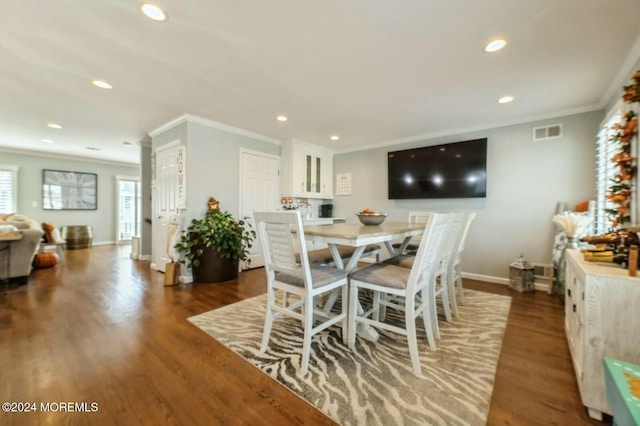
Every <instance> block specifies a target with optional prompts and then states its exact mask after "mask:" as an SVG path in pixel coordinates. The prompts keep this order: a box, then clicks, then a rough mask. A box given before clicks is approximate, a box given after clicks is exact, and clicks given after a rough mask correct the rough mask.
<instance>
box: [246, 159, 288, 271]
mask: <svg viewBox="0 0 640 426" xmlns="http://www.w3.org/2000/svg"><path fill="white" fill-rule="evenodd" d="M279 167H280V158H279V157H277V156H275V155H269V154H265V153H261V152H258V151H250V150H245V149H242V150H240V217H241V218H242V219H243V220H244V221H245V222H246V223H247V224H248V225H249V226H250V227H251V229H253V230H255V223H254V220H253V212H254V211H276V210H277V209H278V205H279V203H278V200H279V196H278V194H279V192H280V189H279V188H280V186H279V183H278V169H279ZM249 259H251V262H250V263H248V262H247V263H245V264H243V265H242V269H249V268H257V267H260V266H264V257H263V256H262V249H261V247H260V242H259V241H258V240H257V239H256V240H255V241H254V242H253V245H252V247H251V248H250V249H249Z"/></svg>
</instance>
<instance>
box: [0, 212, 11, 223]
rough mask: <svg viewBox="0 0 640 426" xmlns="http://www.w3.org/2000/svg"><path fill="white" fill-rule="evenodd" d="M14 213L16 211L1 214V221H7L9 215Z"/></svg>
mask: <svg viewBox="0 0 640 426" xmlns="http://www.w3.org/2000/svg"><path fill="white" fill-rule="evenodd" d="M13 215H14V213H9V214H0V222H6V221H7V219H8V218H9V216H13Z"/></svg>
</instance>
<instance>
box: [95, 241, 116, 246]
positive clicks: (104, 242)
mask: <svg viewBox="0 0 640 426" xmlns="http://www.w3.org/2000/svg"><path fill="white" fill-rule="evenodd" d="M115 244H116V242H115V241H98V242H94V243H91V246H92V247H93V246H113V245H115Z"/></svg>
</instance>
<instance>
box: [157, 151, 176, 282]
mask: <svg viewBox="0 0 640 426" xmlns="http://www.w3.org/2000/svg"><path fill="white" fill-rule="evenodd" d="M178 146H179V143H178V142H172V143H170V144H167V145H164V146H162V147H160V148H159V149H158V150H157V151H156V156H155V157H156V164H155V175H156V176H155V188H154V191H153V203H152V205H153V218H154V219H153V224H152V229H153V247H152V253H151V258H152V262H151V267H152V268H153V269H156V270H158V271H160V272H164V267H165V265H166V264H167V263H168V262H170V261H171V259H170V258H169V255H168V253H167V249H168V247H167V236H168V228H169V225H170V224H171V223H175V222H177V221H178V219H177V218H178V167H177V165H178Z"/></svg>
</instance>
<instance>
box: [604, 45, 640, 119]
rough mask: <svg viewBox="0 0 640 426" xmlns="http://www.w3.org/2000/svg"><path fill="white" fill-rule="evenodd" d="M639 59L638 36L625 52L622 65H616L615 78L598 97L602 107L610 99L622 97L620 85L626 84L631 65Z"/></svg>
mask: <svg viewBox="0 0 640 426" xmlns="http://www.w3.org/2000/svg"><path fill="white" fill-rule="evenodd" d="M638 60H640V36H638V38H637V39H636V42H635V43H634V44H633V46H632V47H631V50H630V51H629V53H628V54H627V57H626V58H625V60H624V61H623V62H622V65H621V66H620V67H618V73H617V74H616V76H615V78H614V79H613V80H612V81H611V85H610V86H609V89H608V90H607V91H606V92H605V93H604V94H603V95H602V99H600V104H601V105H602V108H605V107H606V106H607V105H609V103H610V102H611V100H612V99H613V98H614V97H616V96H619V97H622V86H627V85H628V84H629V83H628V82H627V79H628V78H629V75H630V74H631V73H632V72H633V67H634V66H635V64H636V62H638Z"/></svg>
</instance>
